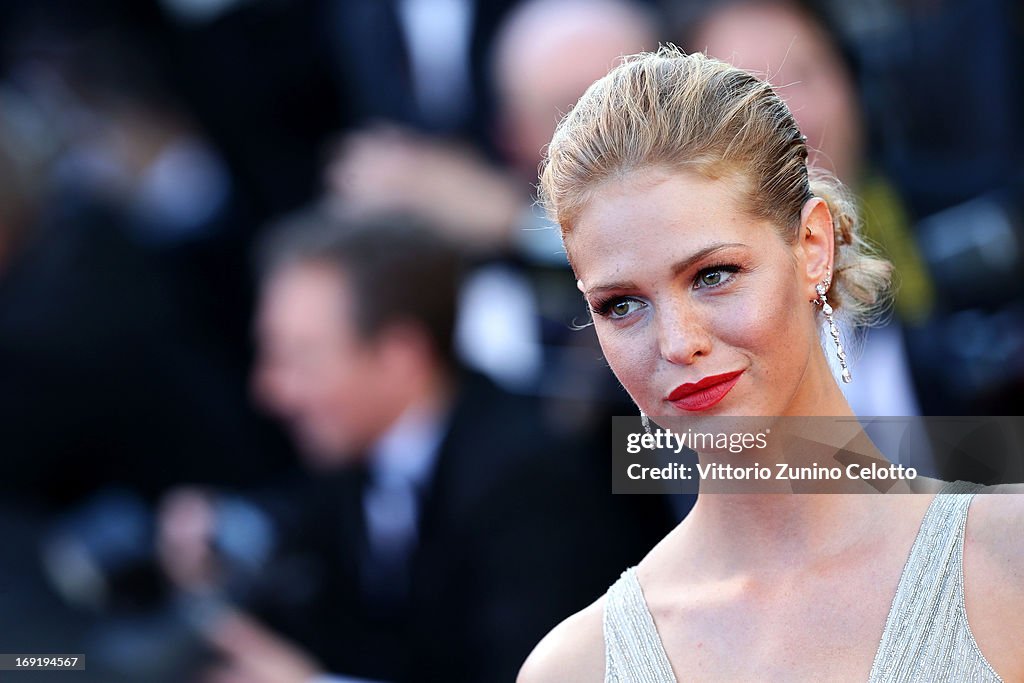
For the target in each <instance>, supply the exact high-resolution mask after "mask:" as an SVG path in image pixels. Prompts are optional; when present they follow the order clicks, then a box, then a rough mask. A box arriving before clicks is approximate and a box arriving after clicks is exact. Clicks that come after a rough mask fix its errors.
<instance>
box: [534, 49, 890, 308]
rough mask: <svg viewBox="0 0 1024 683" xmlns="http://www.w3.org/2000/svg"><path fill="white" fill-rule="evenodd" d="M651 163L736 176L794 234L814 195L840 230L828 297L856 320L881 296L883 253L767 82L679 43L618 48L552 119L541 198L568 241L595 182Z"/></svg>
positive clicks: (762, 211) (763, 214)
mask: <svg viewBox="0 0 1024 683" xmlns="http://www.w3.org/2000/svg"><path fill="white" fill-rule="evenodd" d="M651 166H662V167H666V168H670V169H673V170H685V171H689V172H692V173H696V174H698V175H700V176H702V177H704V178H709V179H723V180H726V181H729V182H733V183H736V184H737V185H738V186H739V187H740V188H741V189H742V193H741V194H742V196H743V200H742V201H743V206H744V209H745V210H746V211H747V212H748V213H749V214H750V215H751V216H753V217H754V218H759V219H767V220H769V221H770V222H772V223H773V224H774V225H776V226H777V228H778V231H779V234H780V235H781V236H782V237H783V238H784V239H786V240H787V241H788V242H789V243H790V244H792V243H795V241H796V239H797V237H798V230H799V225H800V214H801V211H802V209H803V206H804V204H805V203H806V202H807V201H808V200H809V199H811V198H812V197H821V198H822V199H824V200H825V202H826V203H827V204H828V208H829V211H830V212H831V214H832V223H833V228H834V230H835V255H834V260H833V269H832V271H833V274H832V282H833V284H832V287H831V289H830V290H829V303H830V304H831V305H832V307H833V308H834V309H835V310H836V314H837V315H840V314H841V315H842V316H843V317H844V318H845V319H846V320H848V321H849V322H850V323H852V324H854V325H858V324H864V323H866V322H868V321H869V318H870V316H871V314H872V313H874V312H876V311H878V310H880V309H881V308H882V306H883V304H885V303H886V301H887V300H886V294H887V291H888V287H889V282H890V273H891V266H890V264H889V263H888V261H885V260H884V259H882V258H879V257H878V256H876V255H875V252H874V250H873V249H872V248H871V247H870V246H869V245H868V244H867V242H866V241H865V240H864V238H863V237H862V236H861V235H860V229H859V228H860V226H859V222H858V219H857V212H856V209H855V206H854V202H853V200H852V198H851V197H850V195H849V194H848V193H847V192H846V191H845V189H844V188H843V186H842V184H841V183H840V182H839V181H838V180H837V179H836V178H835V177H833V176H832V175H831V174H830V173H828V172H827V171H825V170H823V169H813V168H812V169H809V168H808V166H807V139H806V138H805V137H804V136H803V135H802V134H801V133H800V130H799V128H798V127H797V123H796V120H795V119H794V117H793V114H792V113H791V112H790V110H789V108H788V107H787V106H786V104H785V102H783V101H782V98H781V97H779V95H778V94H777V93H776V92H775V90H774V89H773V88H772V86H771V85H769V84H768V83H767V82H765V81H762V80H759V79H758V78H756V77H755V76H753V75H751V74H749V73H748V72H746V71H743V70H741V69H737V68H735V67H733V66H731V65H729V64H726V63H725V62H721V61H718V60H716V59H711V58H709V57H706V56H705V55H703V54H701V53H694V54H689V55H688V54H685V53H683V52H682V51H681V50H679V49H678V48H676V47H674V46H666V47H662V48H661V49H659V50H658V51H657V52H654V53H642V54H638V55H633V56H631V57H627V58H625V59H624V61H623V63H622V64H620V65H619V66H617V67H616V68H615V69H613V70H612V71H611V72H610V73H608V75H606V76H605V77H603V78H601V79H600V80H598V81H597V82H595V83H594V84H593V85H591V86H590V88H588V89H587V91H586V93H584V94H583V97H581V98H580V100H579V102H577V103H576V105H575V107H573V109H572V110H571V111H570V112H569V113H568V114H567V115H566V116H565V117H564V118H563V119H562V120H561V122H560V123H559V124H558V127H557V129H556V130H555V133H554V136H553V137H552V139H551V143H550V144H549V145H548V148H547V151H546V153H545V156H544V161H543V162H542V165H541V173H540V187H539V190H540V192H539V196H540V201H541V202H542V203H543V205H544V206H545V207H546V209H547V211H548V213H549V215H550V216H551V218H552V219H553V220H555V221H556V222H557V223H558V225H559V227H560V228H561V232H562V238H563V240H565V239H566V238H567V237H568V236H569V234H571V232H572V229H573V224H574V222H575V220H576V219H577V217H578V216H579V213H580V211H581V210H582V208H583V207H584V206H585V205H586V203H587V201H588V199H589V196H590V193H591V192H593V191H594V190H595V189H596V188H597V187H598V186H599V185H600V184H601V183H603V182H605V181H606V180H609V179H612V178H619V177H622V176H624V175H626V174H628V173H630V172H632V171H636V170H638V169H642V168H647V167H651ZM567 246H568V245H567Z"/></svg>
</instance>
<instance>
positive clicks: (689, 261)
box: [586, 242, 747, 297]
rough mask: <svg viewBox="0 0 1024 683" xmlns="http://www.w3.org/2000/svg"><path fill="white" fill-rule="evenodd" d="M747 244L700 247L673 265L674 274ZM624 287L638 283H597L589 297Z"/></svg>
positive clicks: (631, 286) (627, 281) (634, 287)
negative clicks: (710, 257)
mask: <svg viewBox="0 0 1024 683" xmlns="http://www.w3.org/2000/svg"><path fill="white" fill-rule="evenodd" d="M746 246H747V245H745V244H743V243H742V242H719V243H717V244H710V245H708V246H706V247H704V248H703V249H700V250H698V251H696V252H694V253H693V254H691V255H689V256H687V257H686V258H684V259H683V260H682V261H678V262H676V263H675V264H673V265H672V276H673V277H675V276H677V275H679V274H680V273H682V272H684V271H686V270H689V269H690V268H692V267H693V264H695V263H697V262H699V261H700V260H701V259H704V258H706V257H708V256H709V255H711V254H714V253H715V252H718V251H722V250H724V249H731V248H732V247H746ZM622 289H636V284H634V283H633V282H632V281H629V280H624V281H622V282H609V283H608V284H604V285H597V286H596V287H591V288H589V289H587V292H586V295H587V297H590V296H593V295H594V294H600V293H602V292H607V291H610V290H622Z"/></svg>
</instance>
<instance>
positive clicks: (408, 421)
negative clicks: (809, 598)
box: [0, 0, 1024, 683]
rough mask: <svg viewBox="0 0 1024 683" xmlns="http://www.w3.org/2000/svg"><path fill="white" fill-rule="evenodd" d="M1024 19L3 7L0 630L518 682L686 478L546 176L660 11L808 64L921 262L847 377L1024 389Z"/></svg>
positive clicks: (827, 162)
mask: <svg viewBox="0 0 1024 683" xmlns="http://www.w3.org/2000/svg"><path fill="white" fill-rule="evenodd" d="M1022 34H1024V8H1022V7H1021V5H1020V4H1019V3H1014V2H1011V1H1010V0H972V1H971V2H967V0H863V1H861V2H856V3H850V2H841V1H840V0H818V1H817V2H812V1H810V0H807V1H798V0H793V1H791V2H783V1H780V2H754V1H748V2H742V1H741V2H707V1H704V2H697V1H695V0H692V1H685V0H678V1H674V2H673V1H665V2H656V1H654V0H649V1H647V2H639V1H636V2H632V1H627V0H130V1H129V0H63V1H58V0H36V1H33V2H16V1H14V0H7V1H6V2H4V3H2V5H0V454H2V457H0V529H2V534H3V535H2V536H0V537H2V538H3V539H4V540H5V543H4V545H3V549H2V550H0V652H5V653H85V654H86V660H87V671H86V672H79V673H75V674H71V673H54V674H45V673H37V674H31V675H30V674H23V676H24V677H25V678H26V680H28V679H29V678H30V679H31V680H34V681H45V680H50V679H51V678H52V679H53V680H70V679H71V678H72V677H73V678H75V679H76V680H88V681H114V682H116V681H154V682H161V681H186V682H187V681H220V682H221V683H229V682H232V683H241V682H243V681H249V682H250V683H259V682H263V681H266V682H271V681H275V682H279V683H292V682H294V683H311V682H312V681H313V680H314V679H315V677H316V676H322V675H323V676H327V675H329V676H334V677H336V680H338V681H346V680H348V681H354V680H363V681H367V680H369V681H405V680H439V681H440V680H443V681H459V680H465V681H503V680H512V679H513V677H514V674H515V671H516V669H517V668H518V665H519V663H520V662H521V661H522V659H523V658H524V657H525V655H526V654H527V653H528V651H529V648H530V647H531V646H532V644H534V643H535V642H536V641H537V640H538V639H539V638H540V637H541V636H542V635H543V634H544V633H545V632H546V631H547V630H548V629H550V628H551V627H552V626H553V625H554V624H555V623H557V622H558V621H559V620H560V619H561V618H563V617H564V616H565V615H567V614H569V613H571V612H573V611H575V610H577V609H580V608H582V607H583V606H585V605H586V604H588V603H589V602H590V601H592V600H594V599H596V598H597V597H598V596H599V595H600V594H601V593H602V592H603V591H604V590H605V589H606V588H607V586H608V585H609V584H610V583H611V582H612V581H614V579H615V578H616V577H617V576H618V573H619V572H620V571H621V570H622V569H624V568H625V567H626V566H629V565H630V564H633V563H635V562H636V561H638V560H639V559H640V557H642V556H643V554H644V553H645V551H646V550H647V549H649V547H650V546H651V545H653V543H654V542H655V541H656V540H657V539H659V538H660V537H661V536H662V535H663V534H664V533H665V532H666V531H667V530H668V529H670V528H671V527H672V526H673V525H674V524H675V523H676V522H677V521H678V520H679V519H681V518H682V516H684V515H685V514H686V511H687V510H688V508H689V505H691V504H692V500H689V499H687V498H685V497H682V496H675V497H663V498H659V497H653V496H618V497H613V496H612V495H611V493H610V492H611V486H610V477H609V476H608V467H607V448H608V443H609V434H610V428H611V425H610V420H609V419H608V418H609V416H611V415H615V414H620V415H621V414H633V413H634V412H635V410H634V408H633V406H631V404H630V402H629V401H628V397H627V396H626V395H625V394H624V393H623V392H622V391H621V389H620V388H619V387H618V386H617V384H616V383H615V381H614V378H613V377H612V376H611V373H610V372H609V371H608V369H607V366H606V364H605V363H604V362H603V360H602V359H601V356H600V350H599V348H598V346H597V343H596V339H595V338H594V335H593V332H592V330H590V329H577V328H578V327H579V326H580V325H584V324H585V323H586V322H587V312H586V309H585V307H584V305H583V302H582V299H581V297H580V296H579V293H578V291H577V290H576V288H575V283H574V282H573V279H572V276H571V273H570V271H569V270H568V266H567V263H566V261H565V257H564V253H563V252H562V248H561V245H560V241H559V238H558V234H557V230H555V229H554V227H553V226H552V225H551V224H549V223H548V222H547V220H546V219H545V217H544V216H543V214H542V212H541V211H540V210H539V209H538V208H537V207H536V206H535V205H534V199H535V196H534V184H535V182H536V171H537V165H538V163H539V161H540V158H541V153H542V148H543V146H544V145H545V144H546V142H547V141H548V140H549V139H550V136H551V133H552V131H553V129H554V126H555V123H556V122H557V120H558V119H559V117H560V115H561V114H562V113H564V112H565V111H566V110H567V109H568V108H569V106H571V104H572V103H573V102H574V101H575V100H576V99H577V98H578V97H579V95H581V94H582V92H583V90H584V89H585V88H586V86H587V85H589V84H590V83H591V82H592V81H594V80H595V79H597V78H599V77H600V76H602V75H603V74H604V73H606V72H607V71H608V69H609V68H610V67H612V66H614V65H615V63H616V59H617V58H618V57H619V56H621V55H623V54H631V53H635V52H639V51H642V50H650V49H654V48H656V47H657V46H658V44H659V43H660V42H672V43H675V44H678V45H680V46H682V47H683V48H684V49H686V50H688V51H698V50H702V51H707V52H708V53H709V54H711V55H712V56H716V57H719V58H722V59H726V60H728V61H731V62H733V63H735V64H736V65H738V66H740V67H742V68H746V69H750V70H752V71H756V72H758V73H759V74H762V75H766V76H767V77H768V78H769V80H771V82H772V83H774V84H775V85H776V86H778V87H779V88H780V92H781V94H782V95H783V97H784V98H785V99H786V100H787V101H788V102H789V104H790V106H791V108H792V109H793V111H794V113H795V115H796V117H797V119H798V121H799V123H800V125H801V128H802V129H803V132H804V133H805V134H806V135H807V136H808V138H809V143H810V145H811V146H812V147H813V148H814V149H815V152H814V154H813V155H812V159H813V161H814V162H815V163H816V164H819V165H822V166H826V167H828V168H830V169H831V170H833V171H834V172H835V173H836V174H837V175H838V176H839V177H840V179H841V180H843V181H844V182H845V183H846V184H847V185H848V186H850V187H851V188H852V189H853V190H854V192H855V194H856V195H857V197H858V200H859V201H860V204H861V209H862V213H863V217H864V221H865V229H866V230H867V233H868V235H869V236H870V237H871V239H873V240H874V241H875V242H876V244H877V245H878V246H879V247H880V249H881V250H882V251H883V252H884V253H885V254H886V255H887V256H888V257H889V258H890V259H891V260H892V261H893V262H894V263H895V265H896V269H897V273H898V290H897V294H896V297H895V302H894V306H893V309H892V311H891V313H890V314H889V315H887V316H886V317H885V319H884V320H882V321H881V322H880V324H878V325H877V326H875V327H873V328H871V329H866V330H850V331H849V333H850V334H851V335H857V336H858V337H859V338H860V339H861V344H860V351H859V358H858V359H857V360H856V362H855V363H854V365H853V374H854V382H853V384H851V385H849V386H848V387H845V386H844V390H847V391H848V397H849V399H850V401H851V404H852V405H853V406H854V408H855V410H856V411H857V412H858V413H859V414H861V415H897V416H900V415H1019V414H1021V413H1022V411H1021V408H1022V403H1024V399H1022V397H1024V284H1022V282H1024V278H1022V277H1021V275H1022V273H1024V267H1022V266H1024V213H1022V211H1024V193H1022V185H1024V161H1022V160H1024V132H1022V131H1024V126H1022V125H1021V124H1022V123H1024V97H1022V96H1024V92H1022V90H1024V88H1022V85H1021V80H1020V78H1019V74H1020V73H1021V72H1022V69H1024V47H1022V46H1024V35H1022ZM946 469H947V471H945V472H943V473H942V474H944V475H945V476H947V477H956V476H962V475H963V473H962V472H957V471H956V469H955V468H954V466H953V465H948V466H947V467H946ZM974 478H976V479H977V478H978V477H977V475H975V476H974ZM17 676H19V674H8V673H6V672H5V673H3V674H0V679H2V680H8V679H9V678H10V679H11V680H17V679H16V677H17ZM346 677H347V678H346Z"/></svg>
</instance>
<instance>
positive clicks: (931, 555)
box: [869, 481, 1000, 681]
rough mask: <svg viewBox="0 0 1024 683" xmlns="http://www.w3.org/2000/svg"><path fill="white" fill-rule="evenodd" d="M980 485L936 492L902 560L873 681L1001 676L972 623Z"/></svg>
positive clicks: (967, 484) (992, 678)
mask: <svg viewBox="0 0 1024 683" xmlns="http://www.w3.org/2000/svg"><path fill="white" fill-rule="evenodd" d="M979 488H980V486H979V485H978V484H972V483H970V482H964V481H955V482H948V483H947V484H946V485H945V486H943V487H942V489H941V490H940V491H939V493H938V494H937V495H936V496H935V497H934V498H933V499H932V501H931V504H930V505H929V506H928V510H927V511H926V512H925V515H924V518H923V519H922V520H921V527H920V529H919V530H918V533H917V538H916V539H914V545H913V546H912V547H911V550H910V555H909V557H908V558H907V561H906V564H905V565H904V567H903V573H902V575H901V576H900V581H899V584H898V586H897V588H896V595H895V596H894V597H893V601H892V606H891V608H890V610H889V616H888V618H887V619H886V624H885V629H884V630H883V632H882V638H881V642H880V644H879V646H878V651H877V652H876V653H875V660H874V662H873V664H872V667H871V675H870V677H869V681H910V680H936V679H937V677H938V678H941V679H942V680H958V681H960V680H962V681H999V680H1000V679H999V676H998V675H997V674H996V673H995V671H994V670H993V669H992V668H991V666H990V665H989V664H988V662H987V661H986V660H985V658H984V656H983V655H982V654H981V650H980V649H979V648H978V645H977V643H976V642H975V640H974V636H973V634H972V633H971V630H970V627H969V626H968V624H967V609H966V607H965V603H964V584H963V547H964V532H965V529H966V525H967V512H968V509H969V507H970V504H971V500H972V499H973V498H974V495H975V493H977V490H978V489H979Z"/></svg>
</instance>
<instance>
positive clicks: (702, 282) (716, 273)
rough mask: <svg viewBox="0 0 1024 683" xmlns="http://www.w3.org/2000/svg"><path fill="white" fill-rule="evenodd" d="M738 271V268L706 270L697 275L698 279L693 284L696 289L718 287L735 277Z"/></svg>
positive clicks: (722, 267) (728, 267)
mask: <svg viewBox="0 0 1024 683" xmlns="http://www.w3.org/2000/svg"><path fill="white" fill-rule="evenodd" d="M737 270H738V268H737V267H736V266H716V267H714V268H706V269H705V270H702V271H701V272H700V273H698V274H697V279H696V281H694V283H693V287H694V289H700V288H702V287H703V288H710V287H718V286H720V285H722V284H724V283H726V282H728V281H729V279H730V278H731V277H732V276H733V273H735V272H736V271H737Z"/></svg>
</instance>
